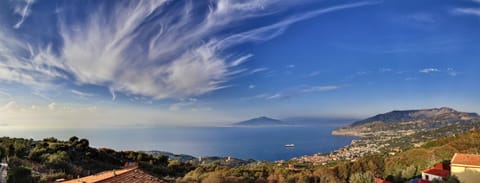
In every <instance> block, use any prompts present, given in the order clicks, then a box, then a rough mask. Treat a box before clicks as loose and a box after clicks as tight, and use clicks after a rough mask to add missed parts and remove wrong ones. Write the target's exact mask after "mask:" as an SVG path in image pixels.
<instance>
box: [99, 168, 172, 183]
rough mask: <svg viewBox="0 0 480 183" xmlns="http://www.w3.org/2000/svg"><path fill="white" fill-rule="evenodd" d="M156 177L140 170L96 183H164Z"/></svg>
mask: <svg viewBox="0 0 480 183" xmlns="http://www.w3.org/2000/svg"><path fill="white" fill-rule="evenodd" d="M165 182H166V181H163V180H161V179H159V178H157V177H154V176H152V175H150V174H148V173H146V172H144V171H142V170H140V169H135V170H132V171H129V172H126V173H124V174H121V175H117V176H114V177H111V178H108V179H105V180H102V181H99V182H98V183H165Z"/></svg>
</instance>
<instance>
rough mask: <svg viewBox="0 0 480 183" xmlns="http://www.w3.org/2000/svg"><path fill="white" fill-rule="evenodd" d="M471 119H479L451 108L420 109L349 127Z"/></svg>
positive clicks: (381, 117)
mask: <svg viewBox="0 0 480 183" xmlns="http://www.w3.org/2000/svg"><path fill="white" fill-rule="evenodd" d="M473 118H479V116H478V114H477V113H466V112H459V111H456V110H454V109H451V108H447V107H442V108H434V109H421V110H405V111H392V112H388V113H384V114H378V115H376V116H373V117H371V118H367V119H364V120H360V121H357V122H355V123H353V124H352V125H351V126H358V125H363V124H367V123H373V122H383V123H392V122H405V121H416V120H436V121H446V120H469V119H473Z"/></svg>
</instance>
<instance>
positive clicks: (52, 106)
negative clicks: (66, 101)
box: [48, 102, 58, 111]
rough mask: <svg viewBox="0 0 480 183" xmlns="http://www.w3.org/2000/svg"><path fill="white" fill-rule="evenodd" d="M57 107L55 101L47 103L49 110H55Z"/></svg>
mask: <svg viewBox="0 0 480 183" xmlns="http://www.w3.org/2000/svg"><path fill="white" fill-rule="evenodd" d="M57 108H58V105H57V104H56V103H55V102H52V103H50V104H48V109H49V110H51V111H55V110H57Z"/></svg>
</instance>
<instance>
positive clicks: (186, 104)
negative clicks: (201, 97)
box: [168, 98, 197, 111]
mask: <svg viewBox="0 0 480 183" xmlns="http://www.w3.org/2000/svg"><path fill="white" fill-rule="evenodd" d="M196 104H197V99H196V98H188V99H183V100H181V101H180V102H177V103H174V104H171V105H170V107H169V108H168V110H170V111H179V110H181V109H183V108H185V107H191V106H194V105H196ZM194 108H196V107H194Z"/></svg>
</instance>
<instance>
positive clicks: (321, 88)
mask: <svg viewBox="0 0 480 183" xmlns="http://www.w3.org/2000/svg"><path fill="white" fill-rule="evenodd" d="M339 88H340V87H339V86H334V85H332V86H313V87H308V88H305V89H303V90H302V92H305V93H309V92H324V91H330V90H336V89H339Z"/></svg>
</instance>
